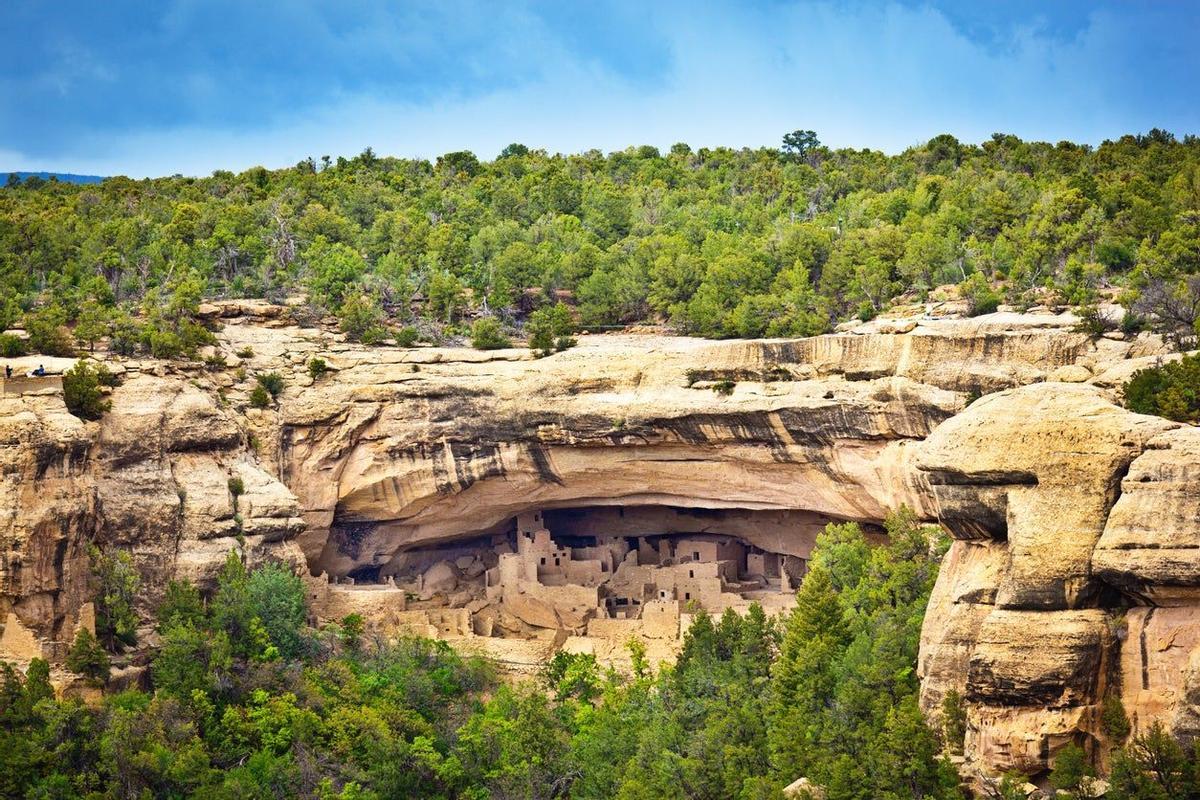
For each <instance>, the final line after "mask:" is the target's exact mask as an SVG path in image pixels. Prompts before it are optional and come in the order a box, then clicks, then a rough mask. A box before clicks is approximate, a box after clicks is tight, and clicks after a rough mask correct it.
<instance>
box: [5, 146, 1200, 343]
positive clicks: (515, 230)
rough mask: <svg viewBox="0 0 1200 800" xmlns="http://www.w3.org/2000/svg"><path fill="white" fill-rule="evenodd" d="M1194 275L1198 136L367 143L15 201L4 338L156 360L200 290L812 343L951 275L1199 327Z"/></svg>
mask: <svg viewBox="0 0 1200 800" xmlns="http://www.w3.org/2000/svg"><path fill="white" fill-rule="evenodd" d="M1197 275H1200V140H1198V139H1197V138H1196V137H1195V136H1186V137H1184V138H1183V139H1182V140H1179V139H1176V138H1175V137H1174V136H1173V135H1172V134H1170V133H1167V132H1164V131H1160V130H1154V131H1151V132H1150V133H1149V134H1146V135H1136V136H1134V135H1130V136H1125V137H1122V138H1121V139H1119V140H1117V141H1106V142H1104V143H1103V144H1101V145H1100V146H1098V147H1094V148H1093V147H1090V146H1085V145H1076V144H1071V143H1068V142H1060V143H1058V144H1055V145H1051V144H1047V143H1038V142H1024V141H1021V140H1020V139H1018V138H1016V137H1014V136H1009V135H1002V134H997V135H995V136H993V137H992V138H991V139H989V140H988V141H986V142H984V143H982V144H980V145H969V144H964V143H961V142H959V141H957V140H956V139H955V138H954V137H952V136H948V135H942V136H937V137H934V138H933V139H931V140H930V141H928V142H927V143H925V144H923V145H920V146H918V147H913V148H910V149H909V150H906V151H904V152H902V153H900V154H897V155H886V154H884V153H881V152H878V151H872V150H849V149H839V150H834V149H830V148H828V147H825V146H823V145H821V144H820V143H819V142H818V140H817V137H816V135H815V134H814V133H812V132H811V131H797V132H795V133H792V134H788V135H787V136H785V137H784V142H783V147H781V148H779V149H774V148H760V149H741V150H735V149H729V148H714V149H708V148H704V149H699V150H693V149H692V148H690V147H689V146H687V145H685V144H677V145H675V146H673V147H672V148H670V150H669V151H668V152H665V153H663V152H660V151H659V150H658V149H657V148H655V147H649V146H644V147H633V148H629V149H626V150H623V151H619V152H613V153H609V154H607V155H606V154H604V153H601V152H599V151H589V152H586V153H581V154H575V155H549V154H547V153H546V152H544V151H537V150H530V149H529V148H527V147H525V146H523V145H518V144H514V145H510V146H509V147H506V148H505V149H504V151H503V152H501V153H500V155H499V156H498V157H497V158H496V159H495V160H493V161H481V160H480V159H479V158H477V157H476V156H475V155H473V154H472V153H469V152H453V153H447V154H445V155H443V156H440V157H439V158H437V160H436V161H435V162H430V161H425V160H404V159H397V158H387V157H380V156H377V155H376V154H375V153H373V152H372V151H371V150H370V149H368V150H365V151H364V152H363V153H361V154H360V155H358V156H356V157H354V158H350V159H346V158H337V159H330V158H329V157H322V158H321V159H319V160H317V159H308V160H305V161H302V162H300V163H299V164H297V165H296V166H294V167H291V168H286V169H279V170H273V171H272V170H267V169H264V168H261V167H255V168H253V169H249V170H246V171H245V172H242V173H240V174H233V173H231V172H224V171H218V172H215V173H213V175H212V176H210V177H205V178H188V177H179V176H176V177H168V178H158V179H147V180H130V179H127V178H109V179H107V180H105V181H104V182H103V183H101V184H98V185H72V184H66V183H58V182H53V181H51V182H47V181H43V180H41V179H36V178H35V179H30V180H26V181H24V182H22V181H19V180H16V179H15V178H14V179H10V181H9V185H8V186H7V187H6V188H4V189H2V190H0V327H12V326H18V325H26V326H27V327H30V325H29V323H30V322H32V326H31V327H32V328H33V329H38V330H41V331H42V332H44V331H46V330H47V329H52V330H58V331H60V332H61V330H62V326H63V324H67V325H69V326H71V328H72V330H74V331H75V333H76V338H77V339H78V341H79V342H81V343H84V344H91V343H94V342H95V341H96V340H98V339H101V338H105V337H112V338H114V339H115V341H116V342H117V344H118V348H117V349H123V350H128V351H131V352H132V351H134V350H139V349H140V350H145V351H147V352H151V353H153V354H156V355H161V356H171V355H176V354H179V353H186V352H188V351H190V350H193V349H194V348H195V346H196V345H197V344H198V343H199V342H201V341H203V340H204V333H203V331H200V330H197V329H195V328H192V327H189V322H190V321H191V317H192V314H193V313H194V309H195V306H196V304H197V303H198V302H199V301H200V299H202V298H204V297H268V298H272V299H280V298H283V297H284V296H288V295H295V294H297V293H304V294H306V295H307V297H308V299H309V304H310V306H309V307H307V308H306V309H298V310H297V312H296V313H297V315H298V316H303V315H304V313H306V312H307V311H313V312H318V313H319V312H322V311H329V312H332V313H335V314H337V315H338V316H339V317H340V318H341V319H342V324H343V327H344V328H345V329H346V331H347V332H348V333H349V334H350V335H351V336H352V337H353V338H361V339H366V340H367V341H389V340H391V341H395V340H396V337H397V336H398V335H400V340H401V342H402V343H403V342H404V341H409V342H411V340H412V338H413V336H414V335H420V336H421V337H424V338H428V339H431V340H433V341H440V340H444V338H445V337H447V336H451V335H456V334H461V333H463V332H464V330H465V328H464V325H465V323H466V322H467V321H469V320H470V319H472V318H475V317H478V316H480V315H492V316H495V317H496V319H497V320H498V321H499V322H500V323H501V325H502V327H503V328H505V329H508V330H509V331H510V332H513V331H516V330H517V329H519V328H520V325H521V322H522V320H523V319H524V317H525V315H526V314H527V313H528V312H529V311H531V310H532V309H533V308H535V307H536V306H538V305H539V304H548V303H553V302H555V301H556V300H565V301H566V302H567V303H568V304H569V305H573V306H575V308H576V309H577V311H576V318H577V320H578V322H579V323H580V324H582V325H585V326H598V325H621V324H628V323H634V322H640V321H659V322H666V323H669V324H670V325H672V326H673V327H674V328H675V329H677V330H678V331H680V332H683V333H688V334H693V335H699V336H711V337H724V336H746V337H752V336H764V335H766V336H794V335H809V334H815V333H820V332H823V331H826V330H828V329H829V328H830V327H831V326H832V325H833V324H835V323H836V322H838V321H840V320H844V319H848V318H853V317H860V318H869V317H871V316H872V315H874V314H876V313H879V312H880V311H882V310H884V309H886V308H887V307H888V305H889V303H891V302H893V301H894V299H895V298H897V297H898V296H901V295H904V296H905V297H906V298H908V299H919V298H921V297H922V296H923V295H924V294H925V293H926V292H928V291H929V290H930V289H932V288H934V287H937V286H940V285H944V284H960V285H961V288H962V292H963V294H964V296H966V297H968V298H969V299H970V300H971V304H972V309H973V310H975V311H986V310H990V309H993V308H995V307H996V304H997V303H999V302H1001V301H1006V302H1009V303H1012V304H1015V305H1017V306H1022V305H1030V304H1033V303H1035V302H1036V303H1047V302H1049V303H1061V304H1066V305H1083V306H1087V305H1088V304H1091V303H1094V302H1095V301H1096V299H1097V297H1098V292H1099V291H1100V290H1102V289H1104V288H1107V287H1116V288H1117V289H1119V290H1121V291H1122V292H1123V297H1124V299H1125V301H1126V302H1127V303H1129V304H1131V305H1132V303H1133V301H1134V300H1135V299H1136V298H1137V297H1138V296H1139V295H1140V296H1143V297H1147V298H1149V299H1148V301H1147V302H1148V306H1147V308H1146V310H1147V311H1149V312H1153V313H1154V314H1155V315H1157V316H1158V317H1161V318H1162V319H1164V320H1166V324H1167V325H1168V327H1169V328H1170V329H1172V330H1173V331H1175V332H1177V333H1180V335H1183V336H1191V335H1193V333H1194V330H1193V329H1194V324H1195V316H1196V308H1197V306H1200V278H1197V277H1196V276H1197ZM1189 278H1190V280H1189ZM39 326H40V328H39ZM80 327H82V331H79V328H80ZM404 331H408V332H404ZM31 332H32V331H31ZM35 344H36V343H35ZM59 344H61V342H60V343H59Z"/></svg>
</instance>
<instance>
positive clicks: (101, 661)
mask: <svg viewBox="0 0 1200 800" xmlns="http://www.w3.org/2000/svg"><path fill="white" fill-rule="evenodd" d="M67 669H69V670H71V672H74V673H76V674H77V675H82V676H83V677H85V678H87V679H88V682H89V683H91V684H92V685H93V686H101V685H103V684H104V683H105V681H107V680H108V674H109V670H110V664H109V660H108V653H105V652H104V648H103V647H101V646H100V641H99V640H98V639H96V637H95V635H94V634H93V633H92V632H91V631H89V630H88V629H87V628H82V627H81V628H80V629H79V632H78V633H76V634H75V641H74V642H73V643H72V644H71V649H70V651H68V652H67Z"/></svg>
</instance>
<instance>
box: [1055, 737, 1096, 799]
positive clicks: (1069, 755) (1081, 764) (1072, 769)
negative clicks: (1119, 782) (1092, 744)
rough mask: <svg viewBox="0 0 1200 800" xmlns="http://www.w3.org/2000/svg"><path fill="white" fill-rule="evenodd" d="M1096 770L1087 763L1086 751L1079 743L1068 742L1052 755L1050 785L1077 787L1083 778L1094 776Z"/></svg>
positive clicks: (1070, 788)
mask: <svg viewBox="0 0 1200 800" xmlns="http://www.w3.org/2000/svg"><path fill="white" fill-rule="evenodd" d="M1095 775H1096V770H1095V769H1094V768H1093V767H1092V765H1091V764H1090V763H1088V758H1087V753H1085V752H1084V751H1083V748H1082V747H1080V746H1079V745H1075V744H1069V745H1067V746H1066V747H1064V748H1063V749H1062V750H1060V751H1059V753H1058V755H1057V756H1055V757H1054V769H1052V770H1051V771H1050V785H1051V786H1053V787H1054V788H1055V789H1062V790H1065V791H1071V790H1072V789H1078V788H1079V785H1080V784H1081V783H1083V779H1084V778H1089V777H1095Z"/></svg>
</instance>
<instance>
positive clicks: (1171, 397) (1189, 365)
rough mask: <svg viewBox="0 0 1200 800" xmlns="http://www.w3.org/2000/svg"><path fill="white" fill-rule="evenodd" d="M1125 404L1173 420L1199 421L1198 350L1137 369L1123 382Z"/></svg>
mask: <svg viewBox="0 0 1200 800" xmlns="http://www.w3.org/2000/svg"><path fill="white" fill-rule="evenodd" d="M1124 397H1125V407H1126V408H1128V409H1129V410H1131V411H1136V412H1138V413H1139V414H1156V415H1158V416H1160V417H1166V418H1167V419H1170V420H1175V421H1176V422H1192V423H1196V422H1200V354H1197V355H1192V356H1186V355H1185V356H1183V357H1182V358H1180V359H1179V360H1178V361H1171V362H1168V363H1165V364H1160V365H1159V366H1156V367H1149V368H1147V369H1143V370H1138V371H1137V372H1135V373H1134V374H1133V377H1132V378H1130V380H1129V383H1127V384H1125V389H1124Z"/></svg>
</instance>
